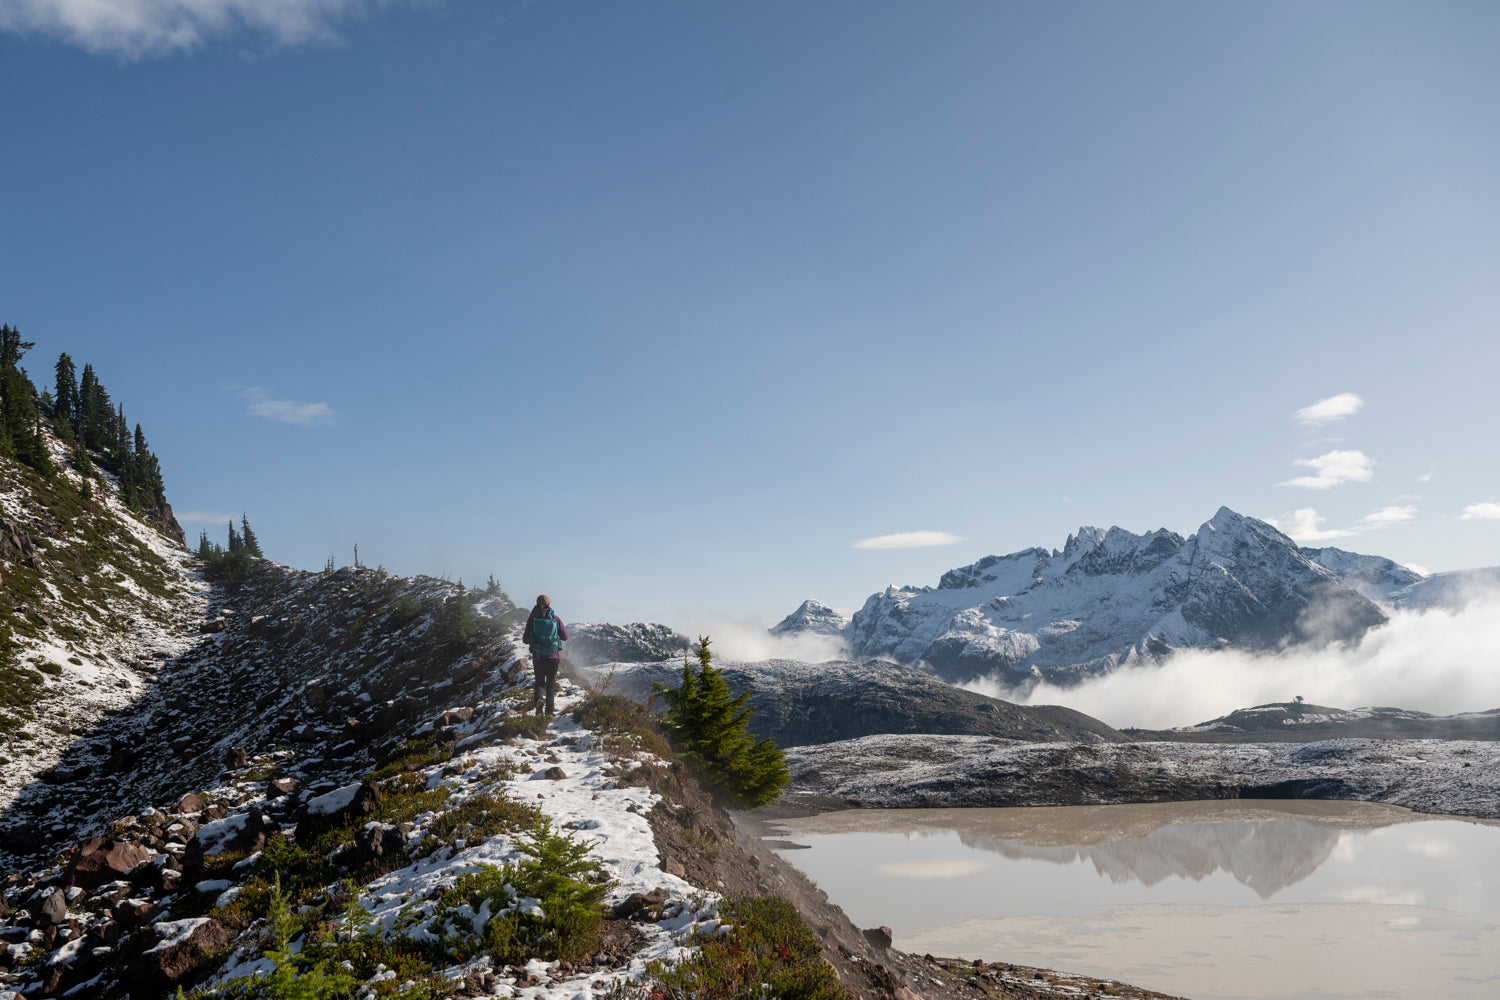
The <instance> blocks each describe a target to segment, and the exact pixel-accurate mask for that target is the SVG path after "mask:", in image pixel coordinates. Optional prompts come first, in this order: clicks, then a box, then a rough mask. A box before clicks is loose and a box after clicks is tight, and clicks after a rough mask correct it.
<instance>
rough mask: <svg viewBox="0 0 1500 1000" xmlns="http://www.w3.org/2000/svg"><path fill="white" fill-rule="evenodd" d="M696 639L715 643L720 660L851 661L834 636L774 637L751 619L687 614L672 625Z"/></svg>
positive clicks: (843, 647) (841, 641) (713, 647)
mask: <svg viewBox="0 0 1500 1000" xmlns="http://www.w3.org/2000/svg"><path fill="white" fill-rule="evenodd" d="M673 627H674V628H676V629H677V631H678V632H681V633H682V634H683V635H685V636H687V637H688V638H689V639H692V640H694V642H695V645H694V649H696V648H697V646H696V640H697V638H698V637H699V636H700V635H706V636H708V637H709V638H710V639H712V640H713V645H712V646H710V647H709V649H710V651H711V652H712V653H713V654H714V659H715V660H716V661H717V660H740V661H743V662H753V661H755V660H801V661H802V662H804V663H822V662H823V661H825V660H842V659H847V658H848V655H849V654H848V651H847V649H846V648H845V646H844V640H843V639H841V638H839V637H838V636H832V635H807V634H804V635H787V636H778V635H772V634H771V633H770V632H767V631H766V627H765V625H763V624H761V623H759V622H756V621H755V620H753V619H750V618H736V617H733V616H730V615H691V614H689V615H684V616H683V617H681V618H679V619H678V624H676V625H674V626H673Z"/></svg>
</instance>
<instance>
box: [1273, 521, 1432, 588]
mask: <svg viewBox="0 0 1500 1000" xmlns="http://www.w3.org/2000/svg"><path fill="white" fill-rule="evenodd" d="M1416 516H1417V508H1416V507H1415V506H1413V505H1409V506H1405V507H1396V506H1391V507H1382V508H1381V509H1380V510H1377V511H1375V512H1374V513H1371V514H1366V515H1365V516H1364V517H1363V518H1361V519H1360V523H1358V524H1355V525H1352V526H1350V527H1348V528H1324V527H1323V524H1324V523H1325V522H1326V521H1327V520H1328V519H1327V518H1326V517H1324V516H1323V515H1321V514H1319V513H1318V512H1317V510H1316V509H1315V508H1312V507H1302V508H1299V509H1297V510H1294V511H1292V512H1291V513H1290V514H1285V515H1283V516H1282V517H1281V518H1280V519H1279V520H1278V519H1272V520H1271V522H1270V523H1271V524H1272V525H1273V526H1274V527H1276V528H1278V529H1280V530H1281V531H1283V532H1285V533H1286V535H1287V537H1288V538H1290V539H1291V540H1292V541H1294V542H1296V543H1297V544H1298V545H1307V544H1310V543H1313V542H1327V541H1332V540H1333V539H1335V538H1352V537H1354V536H1355V535H1362V534H1364V533H1365V532H1367V531H1378V530H1380V529H1381V528H1389V527H1390V526H1391V525H1393V524H1400V523H1402V522H1403V521H1410V520H1412V519H1414V518H1415V517H1416ZM1423 575H1424V576H1425V575H1426V574H1425V573H1424V574H1423Z"/></svg>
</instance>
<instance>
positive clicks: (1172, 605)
mask: <svg viewBox="0 0 1500 1000" xmlns="http://www.w3.org/2000/svg"><path fill="white" fill-rule="evenodd" d="M1385 621H1386V616H1385V614H1384V613H1383V612H1382V611H1381V610H1380V608H1379V607H1377V606H1376V605H1375V604H1374V603H1373V602H1371V601H1370V600H1369V599H1368V598H1367V597H1365V596H1364V595H1363V594H1361V593H1360V592H1359V591H1358V590H1356V589H1355V588H1353V587H1351V586H1349V585H1348V584H1346V583H1345V582H1343V581H1342V580H1341V579H1340V577H1339V576H1338V575H1337V574H1336V573H1334V572H1333V571H1331V570H1329V569H1328V568H1326V567H1324V566H1322V565H1319V564H1318V563H1316V562H1314V561H1313V560H1312V559H1310V558H1308V556H1307V555H1306V554H1305V553H1304V552H1303V551H1302V550H1301V549H1299V548H1298V547H1297V545H1296V543H1295V542H1293V541H1292V540H1291V539H1290V538H1288V537H1287V536H1286V535H1284V534H1282V533H1281V532H1280V531H1277V530H1276V529H1275V528H1274V527H1272V526H1271V525H1269V524H1267V523H1266V522H1264V521H1259V520H1256V519H1255V518H1251V517H1245V516H1242V515H1240V514H1237V513H1235V512H1234V511H1232V510H1229V509H1228V508H1227V507H1225V508H1220V510H1219V512H1218V513H1217V514H1215V515H1214V517H1213V519H1212V520H1210V521H1207V522H1205V523H1204V524H1203V525H1202V527H1200V528H1199V529H1198V532H1197V533H1196V534H1195V535H1192V536H1190V537H1188V538H1183V537H1182V536H1180V535H1177V534H1175V533H1173V532H1170V531H1167V530H1166V529H1160V530H1157V531H1153V532H1149V533H1147V534H1144V535H1137V534H1135V533H1133V532H1130V531H1126V530H1124V529H1123V528H1118V527H1115V528H1110V529H1109V530H1108V531H1102V530H1100V529H1098V528H1091V527H1084V528H1080V529H1079V531H1078V533H1077V534H1076V535H1072V536H1069V538H1068V541H1067V544H1066V545H1065V546H1064V547H1063V548H1062V550H1060V551H1058V550H1052V551H1048V550H1046V549H1039V548H1033V549H1026V550H1023V551H1021V552H1015V553H1012V554H1010V555H1006V556H987V557H986V558H984V559H981V560H980V561H979V562H976V563H974V564H973V565H970V566H965V567H962V568H960V569H956V570H953V571H951V572H949V573H946V574H944V575H943V577H942V579H941V581H940V582H939V583H938V586H937V587H935V588H934V587H901V588H897V587H890V588H888V589H887V590H885V591H883V592H882V593H878V594H875V595H873V596H871V597H870V598H869V600H867V601H866V602H865V605H864V607H863V608H861V609H860V610H859V611H858V612H856V613H855V615H854V618H853V619H852V620H851V621H850V623H849V626H848V627H847V628H846V629H845V630H844V633H843V634H844V636H845V638H846V639H847V641H848V642H849V645H850V648H851V650H852V651H853V653H854V654H855V655H856V656H859V657H886V658H890V659H894V660H896V661H898V662H903V663H913V662H918V661H922V662H925V663H926V664H927V665H928V666H929V667H930V668H932V669H933V670H935V671H936V672H937V673H938V674H939V675H940V676H942V677H944V678H947V679H949V680H956V681H963V680H968V679H972V678H976V677H982V676H986V675H996V674H998V675H1000V677H1001V679H1002V680H1005V681H1007V682H1009V683H1025V682H1027V681H1029V680H1030V679H1032V678H1035V677H1046V678H1047V679H1048V680H1051V681H1054V682H1058V683H1068V682H1070V681H1075V680H1079V679H1082V678H1083V677H1085V676H1088V675H1091V674H1097V673H1104V672H1108V671H1110V670H1113V669H1115V668H1116V667H1118V666H1120V665H1121V664H1124V663H1128V662H1131V661H1133V660H1137V659H1140V658H1148V659H1149V658H1157V657H1162V656H1165V655H1167V654H1168V653H1170V652H1171V651H1172V650H1174V649H1178V648H1182V647H1198V648H1202V647H1210V648H1212V647H1218V646H1236V647H1241V648H1247V649H1274V648H1277V647H1279V646H1282V645H1285V644H1290V643H1301V642H1320V641H1330V640H1348V639H1353V638H1356V637H1358V636H1360V635H1362V634H1363V633H1364V631H1365V630H1366V629H1368V628H1370V627H1372V626H1375V625H1380V624H1383V623H1384V622H1385Z"/></svg>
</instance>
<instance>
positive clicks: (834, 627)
mask: <svg viewBox="0 0 1500 1000" xmlns="http://www.w3.org/2000/svg"><path fill="white" fill-rule="evenodd" d="M848 624H849V619H848V618H846V617H844V615H842V614H840V613H839V612H837V611H835V610H834V609H833V608H830V607H829V606H828V605H826V604H824V603H823V602H822V601H815V600H813V599H812V598H808V599H807V600H805V601H803V602H802V604H801V605H800V606H799V607H798V608H797V610H796V611H793V612H792V613H791V614H789V615H787V616H786V617H785V618H783V619H782V620H781V621H780V622H778V623H777V624H775V625H773V626H771V628H770V629H768V630H767V631H769V632H770V633H771V634H772V635H806V634H809V633H810V634H813V635H841V634H843V631H844V628H845V627H846V626H847V625H848Z"/></svg>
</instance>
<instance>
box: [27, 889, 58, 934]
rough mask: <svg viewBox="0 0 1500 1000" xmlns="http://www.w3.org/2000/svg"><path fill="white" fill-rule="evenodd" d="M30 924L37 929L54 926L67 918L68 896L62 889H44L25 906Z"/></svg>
mask: <svg viewBox="0 0 1500 1000" xmlns="http://www.w3.org/2000/svg"><path fill="white" fill-rule="evenodd" d="M27 909H28V910H29V911H30V912H31V923H32V926H34V927H36V928H37V929H38V930H45V929H46V928H48V927H56V926H58V925H59V924H61V923H63V922H65V921H66V920H67V919H68V897H67V894H66V893H65V892H63V890H62V889H58V888H55V887H54V888H52V889H44V890H42V892H41V893H40V894H39V895H38V896H37V897H36V898H35V899H33V900H32V901H31V904H30V905H29V906H27Z"/></svg>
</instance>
